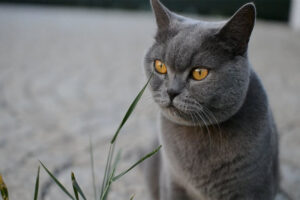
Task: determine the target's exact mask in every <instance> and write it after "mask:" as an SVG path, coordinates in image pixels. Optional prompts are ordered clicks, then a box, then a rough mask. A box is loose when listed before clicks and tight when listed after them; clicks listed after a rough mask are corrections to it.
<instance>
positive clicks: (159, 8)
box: [151, 0, 172, 30]
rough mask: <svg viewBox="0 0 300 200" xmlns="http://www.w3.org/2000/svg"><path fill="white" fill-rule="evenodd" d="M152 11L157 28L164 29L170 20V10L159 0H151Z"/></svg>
mask: <svg viewBox="0 0 300 200" xmlns="http://www.w3.org/2000/svg"><path fill="white" fill-rule="evenodd" d="M151 5H152V9H153V12H154V14H155V18H156V23H157V26H158V29H159V30H160V29H166V28H168V27H169V25H170V22H171V15H172V13H171V11H169V9H168V8H166V7H165V6H164V5H163V4H162V3H161V2H160V1H159V0H151Z"/></svg>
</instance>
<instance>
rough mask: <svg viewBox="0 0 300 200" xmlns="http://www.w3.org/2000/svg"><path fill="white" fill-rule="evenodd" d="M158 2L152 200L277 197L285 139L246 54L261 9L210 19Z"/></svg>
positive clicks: (150, 61)
mask: <svg viewBox="0 0 300 200" xmlns="http://www.w3.org/2000/svg"><path fill="white" fill-rule="evenodd" d="M151 4H152V9H153V11H154V14H155V18H156V24H157V33H156V35H155V41H154V44H153V45H152V46H151V47H150V49H149V50H148V51H147V53H146V55H145V59H144V68H145V72H146V75H147V77H148V78H149V77H150V76H152V78H151V81H150V91H151V93H152V96H153V99H154V101H155V103H156V104H158V106H159V108H160V133H159V136H158V139H157V141H156V143H161V144H162V146H163V148H162V150H161V152H160V153H159V154H158V155H156V156H155V157H154V158H151V159H150V160H149V161H148V162H147V166H146V179H147V183H148V186H149V189H150V193H151V196H152V199H154V200H274V199H275V196H276V194H277V193H278V191H279V163H278V134H277V129H276V125H275V122H274V119H273V116H272V111H271V108H270V106H269V103H268V98H267V95H266V92H265V90H264V88H263V86H262V83H261V81H260V79H259V77H258V75H257V74H256V73H255V72H254V70H253V68H252V67H251V65H250V63H249V60H248V53H247V51H248V43H249V40H250V36H251V33H252V30H253V28H254V25H255V21H256V8H255V5H254V4H253V3H248V4H245V5H244V6H242V7H241V8H240V9H239V10H238V11H237V12H236V13H235V14H234V15H233V16H232V17H231V18H230V19H229V20H228V21H226V22H205V21H198V20H194V19H190V18H187V17H183V16H180V15H178V14H175V13H173V12H171V11H170V10H169V9H168V8H166V7H165V6H164V5H163V4H162V3H161V2H160V1H159V0H151Z"/></svg>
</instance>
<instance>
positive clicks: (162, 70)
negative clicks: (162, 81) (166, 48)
mask: <svg viewBox="0 0 300 200" xmlns="http://www.w3.org/2000/svg"><path fill="white" fill-rule="evenodd" d="M154 67H155V70H156V71H157V72H158V73H160V74H166V73H167V67H166V65H165V64H164V63H163V62H161V61H160V60H155V61H154Z"/></svg>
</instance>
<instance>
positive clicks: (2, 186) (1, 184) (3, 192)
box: [0, 174, 9, 200]
mask: <svg viewBox="0 0 300 200" xmlns="http://www.w3.org/2000/svg"><path fill="white" fill-rule="evenodd" d="M0 192H1V196H2V199H3V200H9V198H8V190H7V187H6V185H5V183H4V180H3V178H2V175H1V174H0Z"/></svg>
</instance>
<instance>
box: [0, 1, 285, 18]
mask: <svg viewBox="0 0 300 200" xmlns="http://www.w3.org/2000/svg"><path fill="white" fill-rule="evenodd" d="M250 1H251V0H162V2H163V3H164V4H166V5H167V7H168V8H170V9H171V10H174V11H177V12H190V13H198V14H205V15H225V16H228V15H231V14H232V13H234V12H235V11H236V10H237V9H238V8H239V7H240V6H241V5H242V4H244V3H247V2H250ZM0 2H19V3H38V4H60V5H72V6H88V7H104V8H124V9H142V10H146V9H149V7H150V6H149V0H0ZM253 2H254V3H255V4H256V6H257V10H258V17H259V18H263V19H270V20H279V21H287V20H288V17H289V10H290V0H253Z"/></svg>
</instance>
